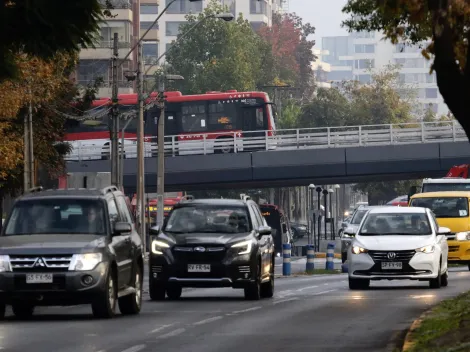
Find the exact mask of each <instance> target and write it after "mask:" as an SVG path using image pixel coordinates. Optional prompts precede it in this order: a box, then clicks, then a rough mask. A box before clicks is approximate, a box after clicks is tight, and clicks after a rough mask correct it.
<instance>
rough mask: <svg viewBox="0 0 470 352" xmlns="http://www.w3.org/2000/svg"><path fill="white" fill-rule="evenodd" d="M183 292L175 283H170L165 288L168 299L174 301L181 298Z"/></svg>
mask: <svg viewBox="0 0 470 352" xmlns="http://www.w3.org/2000/svg"><path fill="white" fill-rule="evenodd" d="M182 293H183V288H182V287H181V286H177V285H170V286H168V287H167V289H166V294H167V296H168V298H169V299H171V300H173V301H175V300H177V299H180V298H181V294H182Z"/></svg>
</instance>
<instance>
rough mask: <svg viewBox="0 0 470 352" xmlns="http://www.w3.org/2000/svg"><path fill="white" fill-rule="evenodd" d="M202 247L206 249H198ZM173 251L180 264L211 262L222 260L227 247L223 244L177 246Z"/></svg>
mask: <svg viewBox="0 0 470 352" xmlns="http://www.w3.org/2000/svg"><path fill="white" fill-rule="evenodd" d="M200 248H204V251H198V249H200ZM172 253H173V256H174V258H175V260H176V262H177V263H178V264H211V263H220V262H222V260H223V259H224V257H225V253H226V249H225V247H222V246H204V245H201V246H194V245H193V246H176V247H174V248H173V249H172Z"/></svg>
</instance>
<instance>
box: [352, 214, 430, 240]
mask: <svg viewBox="0 0 470 352" xmlns="http://www.w3.org/2000/svg"><path fill="white" fill-rule="evenodd" d="M359 234H360V235H361V236H381V235H410V236H416V235H431V234H432V232H431V224H430V222H429V218H428V216H427V214H426V213H369V214H368V215H366V217H365V219H364V222H363V224H362V226H361V229H360V231H359Z"/></svg>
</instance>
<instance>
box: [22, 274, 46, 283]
mask: <svg viewBox="0 0 470 352" xmlns="http://www.w3.org/2000/svg"><path fill="white" fill-rule="evenodd" d="M26 283H27V284H51V283H52V274H26Z"/></svg>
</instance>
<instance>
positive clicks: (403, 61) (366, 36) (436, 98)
mask: <svg viewBox="0 0 470 352" xmlns="http://www.w3.org/2000/svg"><path fill="white" fill-rule="evenodd" d="M382 37H383V35H382V34H381V33H378V32H359V33H352V34H350V35H348V36H337V37H323V38H322V49H323V50H327V51H328V55H323V61H325V62H328V63H329V64H330V65H331V71H330V72H329V73H328V80H329V81H331V82H332V83H333V84H334V83H337V82H341V81H342V80H358V81H360V82H362V83H368V82H370V80H371V75H370V69H369V68H372V69H373V70H375V69H378V70H380V69H382V68H383V67H384V66H386V65H387V64H398V65H401V68H400V81H401V82H402V83H404V84H406V86H407V87H409V88H412V89H414V90H415V91H416V95H417V99H418V101H419V103H420V104H421V106H420V107H421V108H422V109H423V110H426V109H427V108H431V109H432V110H433V111H434V112H435V113H437V114H439V115H443V114H447V113H448V111H449V110H448V108H447V106H446V104H445V103H444V101H443V99H442V96H441V95H440V93H439V89H438V87H437V82H436V75H435V73H433V74H429V72H430V66H431V62H430V61H428V60H426V59H425V58H424V57H423V56H422V55H421V50H422V47H420V46H413V47H410V46H405V45H403V44H397V45H393V44H392V43H391V42H389V41H384V40H382Z"/></svg>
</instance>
